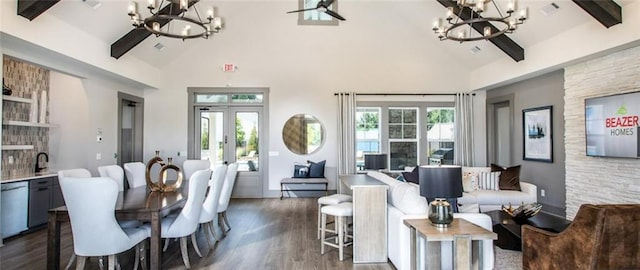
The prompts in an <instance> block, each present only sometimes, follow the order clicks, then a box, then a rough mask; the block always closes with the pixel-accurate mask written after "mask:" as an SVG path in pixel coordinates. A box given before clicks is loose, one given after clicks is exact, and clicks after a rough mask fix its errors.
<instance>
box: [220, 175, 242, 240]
mask: <svg viewBox="0 0 640 270" xmlns="http://www.w3.org/2000/svg"><path fill="white" fill-rule="evenodd" d="M237 174H238V163H231V165H229V167H227V174H226V175H225V177H224V184H223V185H222V191H221V192H220V204H219V205H218V223H219V225H220V229H222V233H223V234H224V235H227V232H228V231H230V230H231V226H230V225H229V220H228V219H227V208H228V207H229V201H230V200H231V193H232V192H233V185H235V183H236V175H237ZM223 221H224V224H222V222H223ZM225 225H226V228H228V229H225Z"/></svg>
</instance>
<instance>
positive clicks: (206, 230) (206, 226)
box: [200, 223, 211, 249]
mask: <svg viewBox="0 0 640 270" xmlns="http://www.w3.org/2000/svg"><path fill="white" fill-rule="evenodd" d="M200 227H202V230H203V231H204V238H205V239H207V247H209V249H211V240H210V239H209V236H211V230H209V223H200Z"/></svg>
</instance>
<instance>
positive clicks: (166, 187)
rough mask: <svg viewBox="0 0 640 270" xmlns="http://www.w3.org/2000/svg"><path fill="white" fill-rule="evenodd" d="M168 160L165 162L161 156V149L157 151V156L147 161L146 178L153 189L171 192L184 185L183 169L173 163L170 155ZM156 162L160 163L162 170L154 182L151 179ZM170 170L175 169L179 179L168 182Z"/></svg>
mask: <svg viewBox="0 0 640 270" xmlns="http://www.w3.org/2000/svg"><path fill="white" fill-rule="evenodd" d="M167 160H168V163H164V160H162V158H161V157H160V151H156V156H155V157H153V158H151V159H150V160H149V162H147V169H146V171H145V175H144V177H145V178H144V179H145V181H146V182H147V186H148V187H149V189H151V191H160V192H169V191H175V190H177V189H178V188H180V186H182V178H183V177H182V170H180V167H178V166H176V165H174V164H173V163H172V161H173V158H171V157H169V158H167ZM156 163H157V164H159V165H160V172H159V173H158V178H157V181H156V182H153V181H152V180H151V168H153V166H154V165H155V164H156ZM168 170H173V171H175V172H176V174H177V175H178V179H177V180H176V181H175V182H174V183H172V184H166V181H167V171H168Z"/></svg>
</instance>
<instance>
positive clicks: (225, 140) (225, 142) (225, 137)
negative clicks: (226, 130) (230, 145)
mask: <svg viewBox="0 0 640 270" xmlns="http://www.w3.org/2000/svg"><path fill="white" fill-rule="evenodd" d="M224 144H227V135H224Z"/></svg>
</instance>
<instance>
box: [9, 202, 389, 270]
mask: <svg viewBox="0 0 640 270" xmlns="http://www.w3.org/2000/svg"><path fill="white" fill-rule="evenodd" d="M316 211H317V204H316V199H315V198H285V199H284V200H280V199H233V200H232V201H231V205H230V206H229V210H228V211H227V212H228V217H229V222H230V223H231V227H232V230H231V231H230V232H229V234H228V235H227V236H226V237H225V238H223V239H222V240H221V241H220V242H217V243H216V244H215V246H214V247H213V249H211V250H210V249H209V248H208V247H207V242H206V240H205V238H204V237H205V235H204V233H203V232H202V231H200V232H199V233H198V245H199V247H200V250H201V251H202V253H203V254H202V255H203V257H202V258H200V257H198V255H197V254H196V253H195V251H194V250H193V247H192V246H191V242H189V248H188V250H189V259H190V261H191V265H192V269H261V270H262V269H305V270H306V269H371V270H377V269H395V268H394V267H393V266H392V265H391V264H390V263H383V264H353V263H352V262H351V259H352V258H351V249H346V253H345V260H344V261H342V262H341V261H340V260H338V252H337V250H336V249H333V248H328V249H327V252H326V253H325V254H324V255H320V241H319V240H317V239H316V222H317V221H316V218H317V216H316V215H317V212H316ZM46 234H47V230H46V229H45V230H39V231H36V232H33V233H30V234H26V235H23V236H19V237H14V238H10V239H7V240H6V241H5V246H4V247H1V248H0V269H2V270H12V269H45V267H46V236H47V235H46ZM61 234H62V238H61V240H62V241H61V248H62V252H61V261H62V265H61V267H62V268H64V266H65V265H66V263H67V261H68V260H69V257H70V256H71V253H72V252H73V242H72V239H71V228H70V226H69V224H68V223H67V224H65V225H64V226H63V228H62V230H61ZM162 259H163V260H162V268H163V269H184V266H183V264H182V259H181V256H180V247H179V244H178V242H172V244H171V245H170V246H169V249H168V250H167V251H166V252H164V253H163V256H162ZM118 260H119V261H120V264H121V265H122V269H131V268H132V267H133V252H132V251H129V252H125V253H123V254H120V255H119V256H118ZM105 261H106V259H105ZM74 267H75V265H74ZM85 269H98V263H97V259H93V258H92V259H91V260H90V261H88V262H87V267H86V268H85Z"/></svg>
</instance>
